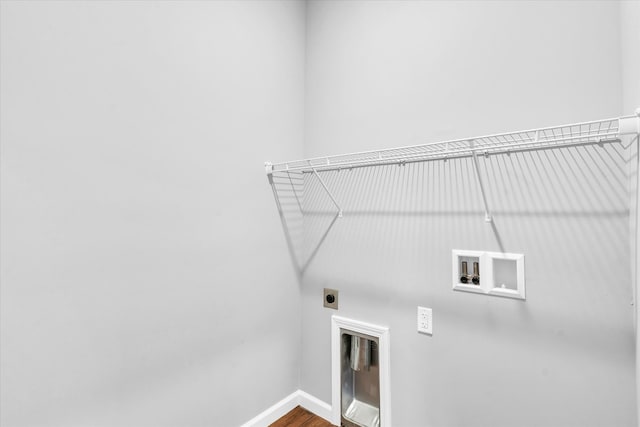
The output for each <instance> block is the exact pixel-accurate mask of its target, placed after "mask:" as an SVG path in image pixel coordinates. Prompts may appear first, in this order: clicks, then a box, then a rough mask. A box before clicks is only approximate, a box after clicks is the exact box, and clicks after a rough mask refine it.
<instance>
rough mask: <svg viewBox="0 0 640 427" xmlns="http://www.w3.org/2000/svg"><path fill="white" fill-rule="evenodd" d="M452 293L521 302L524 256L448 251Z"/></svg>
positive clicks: (523, 286)
mask: <svg viewBox="0 0 640 427" xmlns="http://www.w3.org/2000/svg"><path fill="white" fill-rule="evenodd" d="M452 262H453V265H452V272H453V273H452V276H453V277H452V279H453V290H456V291H464V292H475V293H480V294H485V295H497V296H503V297H508V298H517V299H525V296H526V294H525V279H524V255H522V254H510V253H502V252H483V251H466V250H457V249H454V250H453V251H452Z"/></svg>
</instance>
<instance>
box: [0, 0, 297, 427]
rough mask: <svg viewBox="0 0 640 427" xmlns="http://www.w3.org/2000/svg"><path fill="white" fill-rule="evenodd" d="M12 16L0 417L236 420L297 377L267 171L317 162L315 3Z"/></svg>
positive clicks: (6, 32)
mask: <svg viewBox="0 0 640 427" xmlns="http://www.w3.org/2000/svg"><path fill="white" fill-rule="evenodd" d="M1 8H2V9H1V12H2V13H1V15H2V22H1V31H2V33H1V40H2V45H1V51H2V53H1V55H2V56H1V85H2V91H1V110H2V116H1V120H2V134H1V139H2V145H1V150H2V177H1V178H2V179H1V181H2V210H1V216H2V230H1V234H2V248H1V249H2V251H1V252H2V259H1V261H2V262H1V264H2V276H1V281H2V288H1V292H2V294H1V298H0V301H1V310H0V311H1V316H2V317H1V321H0V325H1V328H2V329H1V340H2V341H1V345H0V349H1V352H2V353H1V362H2V365H1V384H2V390H1V393H0V395H1V407H2V410H1V411H0V416H1V418H0V424H2V425H3V426H7V427H18V426H56V425H58V426H65V427H69V426H74V425H75V426H87V425H91V426H111V427H113V426H154V427H155V426H232V425H240V424H242V423H243V422H245V421H247V420H248V419H250V418H251V417H253V416H254V415H255V414H257V413H259V412H260V411H262V410H263V409H265V408H267V407H269V406H270V405H272V404H273V403H274V402H277V401H278V400H280V399H281V398H282V397H283V396H286V395H288V394H289V393H291V392H293V391H295V390H297V388H298V363H299V347H300V340H299V332H300V331H299V330H300V326H299V324H300V322H299V309H300V306H299V288H298V284H297V281H296V277H295V275H294V273H293V271H292V269H291V263H290V260H289V257H288V254H287V250H286V246H285V243H284V240H283V239H282V231H281V227H280V222H279V219H278V215H277V211H276V210H275V208H274V204H273V197H272V195H271V192H270V189H269V187H268V185H267V180H266V178H265V176H264V169H263V168H262V163H263V162H264V161H265V160H266V159H268V158H271V156H273V157H274V158H292V157H293V158H297V157H300V156H301V155H302V151H301V150H302V147H301V143H300V141H301V139H302V135H303V119H302V110H303V96H304V94H303V85H304V72H303V67H304V19H305V18H304V4H303V3H301V2H290V1H270V2H262V1H255V2H252V1H243V2H235V1H230V2H224V1H216V2H200V1H193V2H160V1H158V2H111V1H106V2H56V1H43V2H36V1H29V2H4V1H3V2H2V4H1ZM275 325H277V327H276V326H275Z"/></svg>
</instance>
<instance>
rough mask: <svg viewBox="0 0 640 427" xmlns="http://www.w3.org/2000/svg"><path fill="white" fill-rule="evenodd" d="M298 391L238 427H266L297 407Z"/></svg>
mask: <svg viewBox="0 0 640 427" xmlns="http://www.w3.org/2000/svg"><path fill="white" fill-rule="evenodd" d="M299 393H300V390H297V391H294V392H293V393H291V394H290V395H289V396H287V397H285V398H284V399H282V400H281V401H280V402H278V403H276V404H275V405H273V406H271V407H269V408H267V409H265V410H264V411H262V412H261V413H259V414H258V415H256V416H255V417H253V418H251V419H250V420H249V421H247V422H246V423H244V424H242V426H240V427H268V426H269V424H273V423H275V422H276V421H278V420H279V419H280V418H282V417H283V416H284V415H285V414H286V413H287V412H289V411H291V410H292V409H293V408H295V407H296V406H298V405H299V401H300V396H299Z"/></svg>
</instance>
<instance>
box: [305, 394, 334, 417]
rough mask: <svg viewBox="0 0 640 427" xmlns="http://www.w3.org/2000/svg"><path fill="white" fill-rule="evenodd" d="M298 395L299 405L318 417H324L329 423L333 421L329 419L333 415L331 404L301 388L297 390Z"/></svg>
mask: <svg viewBox="0 0 640 427" xmlns="http://www.w3.org/2000/svg"><path fill="white" fill-rule="evenodd" d="M298 396H299V398H300V401H299V403H298V404H299V405H300V406H302V407H303V408H304V409H306V410H307V411H309V412H312V413H313V414H315V415H317V416H319V417H320V418H324V419H325V420H327V421H329V422H330V423H333V420H332V419H331V418H332V415H333V413H332V411H331V405H329V404H328V403H326V402H323V401H322V400H320V399H318V398H317V397H315V396H312V395H310V394H309V393H307V392H305V391H302V390H298Z"/></svg>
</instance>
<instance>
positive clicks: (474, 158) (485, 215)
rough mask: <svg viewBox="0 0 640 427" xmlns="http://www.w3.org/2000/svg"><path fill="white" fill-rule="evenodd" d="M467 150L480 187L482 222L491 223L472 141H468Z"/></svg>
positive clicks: (491, 219)
mask: <svg viewBox="0 0 640 427" xmlns="http://www.w3.org/2000/svg"><path fill="white" fill-rule="evenodd" d="M469 148H470V149H471V155H472V156H473V168H474V169H475V171H476V178H477V179H478V184H479V185H480V194H481V195H482V203H484V221H485V222H492V221H493V217H492V216H491V211H490V210H489V204H488V203H487V195H486V193H485V189H484V183H483V182H482V174H481V173H480V167H479V166H478V155H477V154H476V150H475V148H474V141H473V140H470V141H469Z"/></svg>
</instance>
